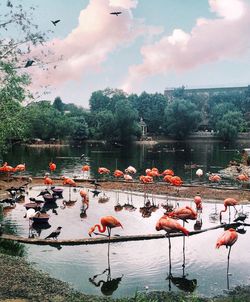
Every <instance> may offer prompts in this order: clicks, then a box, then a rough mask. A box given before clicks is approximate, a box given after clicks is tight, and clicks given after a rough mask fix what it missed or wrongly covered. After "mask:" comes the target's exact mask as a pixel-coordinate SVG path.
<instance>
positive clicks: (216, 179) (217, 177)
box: [208, 174, 221, 182]
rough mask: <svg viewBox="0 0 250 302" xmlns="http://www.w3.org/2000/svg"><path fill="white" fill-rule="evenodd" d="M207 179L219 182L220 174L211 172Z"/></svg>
mask: <svg viewBox="0 0 250 302" xmlns="http://www.w3.org/2000/svg"><path fill="white" fill-rule="evenodd" d="M208 179H209V180H210V181H211V182H220V181H221V177H220V175H218V174H212V175H210V176H209V177H208Z"/></svg>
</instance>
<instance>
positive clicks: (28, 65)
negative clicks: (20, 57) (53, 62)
mask: <svg viewBox="0 0 250 302" xmlns="http://www.w3.org/2000/svg"><path fill="white" fill-rule="evenodd" d="M34 62H35V61H34V60H28V61H27V62H26V64H25V66H24V68H27V67H30V66H31V65H32V64H33V63H34Z"/></svg>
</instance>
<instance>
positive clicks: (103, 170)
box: [98, 167, 110, 175]
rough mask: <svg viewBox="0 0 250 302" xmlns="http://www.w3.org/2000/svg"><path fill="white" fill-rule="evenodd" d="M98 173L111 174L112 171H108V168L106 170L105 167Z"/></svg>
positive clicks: (99, 169)
mask: <svg viewBox="0 0 250 302" xmlns="http://www.w3.org/2000/svg"><path fill="white" fill-rule="evenodd" d="M98 173H99V174H101V175H102V174H109V173H110V170H109V169H107V168H104V167H100V168H98Z"/></svg>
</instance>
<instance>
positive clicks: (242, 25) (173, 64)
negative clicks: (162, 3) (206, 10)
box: [122, 0, 250, 92]
mask: <svg viewBox="0 0 250 302" xmlns="http://www.w3.org/2000/svg"><path fill="white" fill-rule="evenodd" d="M209 5H210V9H211V11H212V12H214V13H215V14H216V17H215V18H213V19H206V18H199V19H197V21H196V25H195V26H194V27H193V29H192V30H191V32H190V33H187V32H185V31H183V30H182V29H174V30H173V32H172V34H171V35H169V36H167V35H165V36H163V37H162V38H161V39H160V40H159V41H157V42H155V43H154V44H148V45H145V46H143V47H142V48H141V55H142V59H143V61H142V63H141V64H139V65H132V66H130V67H129V74H128V77H127V78H126V79H125V81H124V83H123V85H122V88H123V89H124V90H125V91H127V92H132V91H135V90H138V87H139V86H140V84H141V83H142V82H143V80H144V79H145V78H147V77H149V76H154V75H159V74H166V73H168V72H176V73H179V72H184V71H187V70H190V69H193V68H195V67H197V66H199V65H202V64H206V63H210V62H216V61H218V60H223V59H229V58H232V57H239V56H241V55H242V54H244V53H246V52H247V51H248V50H249V47H250V35H249V28H250V7H249V5H247V4H246V2H244V1H242V0H209Z"/></svg>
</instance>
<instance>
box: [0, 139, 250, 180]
mask: <svg viewBox="0 0 250 302" xmlns="http://www.w3.org/2000/svg"><path fill="white" fill-rule="evenodd" d="M244 147H249V144H248V143H245V144H241V143H238V144H235V145H226V144H224V143H209V142H186V143H183V142H182V143H165V144H156V145H134V144H132V145H124V146H123V147H115V146H113V145H109V144H94V143H92V144H90V143H89V144H85V145H83V146H79V147H61V148H29V147H16V148H15V149H13V150H12V151H10V152H9V153H8V154H7V155H6V156H4V158H3V161H7V162H8V163H9V164H10V165H12V166H15V165H17V164H19V163H26V167H27V172H26V173H27V174H31V175H33V176H38V175H39V176H41V175H42V174H44V173H45V172H48V163H49V162H50V161H54V162H55V163H56V165H57V169H56V171H55V173H54V175H55V176H60V175H67V176H75V177H82V176H83V175H82V172H81V168H82V166H83V164H89V165H90V166H91V175H90V176H91V177H97V176H98V175H97V170H98V167H106V168H108V169H110V170H111V171H114V170H115V169H119V170H124V169H126V168H127V167H128V166H130V165H131V166H134V167H135V168H136V169H137V171H138V175H142V174H145V169H147V168H152V167H157V168H158V169H159V170H160V171H163V170H165V169H173V170H174V172H175V174H176V175H178V176H181V177H182V178H183V179H184V180H186V181H188V182H190V181H193V180H194V179H195V175H194V174H195V170H190V169H184V167H185V165H190V164H191V163H195V164H197V165H198V166H199V167H201V168H202V169H203V170H204V173H206V172H217V171H218V170H220V169H222V168H225V167H226V166H227V165H228V163H229V161H230V160H232V159H233V158H235V157H237V156H238V154H237V151H238V150H241V149H242V148H244ZM81 155H83V156H82V159H80V157H81Z"/></svg>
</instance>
